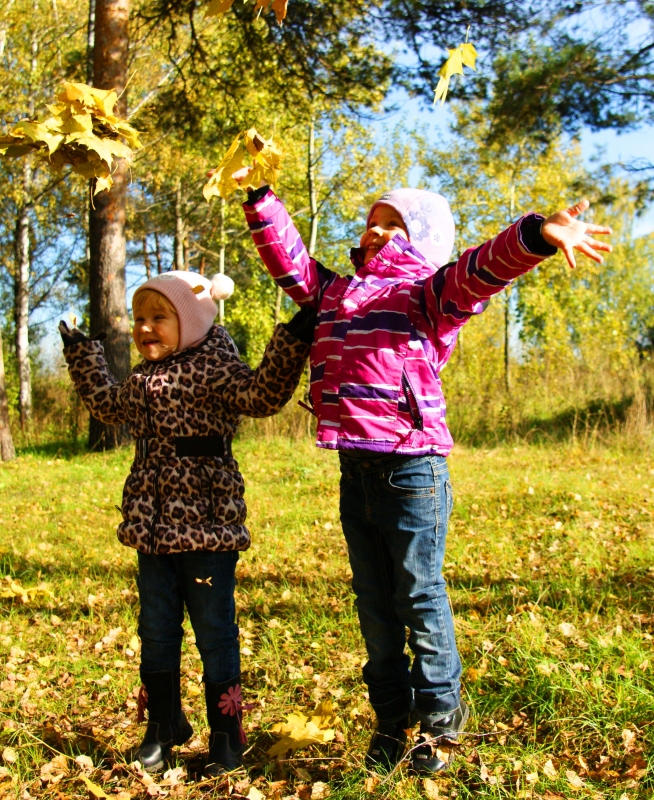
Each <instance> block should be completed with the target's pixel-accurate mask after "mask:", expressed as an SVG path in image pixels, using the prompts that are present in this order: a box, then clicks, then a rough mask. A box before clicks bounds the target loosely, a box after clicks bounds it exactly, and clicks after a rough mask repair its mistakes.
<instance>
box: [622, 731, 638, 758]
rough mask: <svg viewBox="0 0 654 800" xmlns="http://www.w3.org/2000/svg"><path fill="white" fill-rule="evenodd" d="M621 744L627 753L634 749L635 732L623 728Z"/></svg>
mask: <svg viewBox="0 0 654 800" xmlns="http://www.w3.org/2000/svg"><path fill="white" fill-rule="evenodd" d="M622 744H623V746H624V750H625V753H629V752H630V751H631V750H633V749H634V745H635V744H636V734H635V733H634V732H633V731H631V730H629V728H625V729H624V730H623V731H622Z"/></svg>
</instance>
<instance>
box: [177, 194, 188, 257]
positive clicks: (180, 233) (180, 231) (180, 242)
mask: <svg viewBox="0 0 654 800" xmlns="http://www.w3.org/2000/svg"><path fill="white" fill-rule="evenodd" d="M175 269H186V264H185V258H184V217H183V216H182V182H181V181H178V182H177V187H176V188H175Z"/></svg>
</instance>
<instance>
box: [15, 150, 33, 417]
mask: <svg viewBox="0 0 654 800" xmlns="http://www.w3.org/2000/svg"><path fill="white" fill-rule="evenodd" d="M31 186H32V168H31V165H30V162H29V159H25V161H24V162H23V203H22V207H21V209H20V212H19V215H18V220H17V221H16V238H15V246H16V280H15V296H16V306H15V309H16V361H17V365H18V383H19V390H18V407H19V409H20V427H21V430H23V431H25V430H27V428H28V426H29V423H30V419H31V416H32V369H31V365H30V342H29V328H28V325H29V314H30V309H29V304H30V219H29V210H30V207H31V204H30V200H29V197H30V191H31Z"/></svg>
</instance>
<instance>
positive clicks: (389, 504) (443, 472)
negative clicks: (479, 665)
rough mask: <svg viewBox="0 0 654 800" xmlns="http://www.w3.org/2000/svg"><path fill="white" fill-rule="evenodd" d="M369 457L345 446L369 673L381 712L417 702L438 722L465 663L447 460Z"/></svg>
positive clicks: (348, 513) (345, 502) (397, 712)
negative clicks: (448, 578) (454, 583)
mask: <svg viewBox="0 0 654 800" xmlns="http://www.w3.org/2000/svg"><path fill="white" fill-rule="evenodd" d="M360 455H361V454H357V456H356V457H352V456H348V455H347V453H344V452H341V453H340V460H341V521H342V524H343V533H344V534H345V539H346V541H347V545H348V550H349V555H350V565H351V567H352V589H353V590H354V593H355V595H356V607H357V611H358V613H359V623H360V625H361V633H362V634H363V638H364V640H365V643H366V648H367V651H368V663H367V664H366V665H365V667H364V668H363V679H364V681H365V682H366V684H367V685H368V691H369V696H370V703H371V704H372V707H373V708H374V710H375V712H376V713H377V716H378V718H379V719H380V720H383V721H388V722H396V721H399V720H400V719H402V718H403V717H404V716H406V715H407V714H408V713H409V712H410V711H411V710H412V708H413V706H414V702H415V708H416V710H417V711H418V714H419V716H420V718H421V720H422V721H424V722H427V723H429V722H432V721H433V720H434V719H435V718H437V717H438V716H441V715H443V714H445V713H448V712H450V711H453V710H454V709H456V708H457V707H458V705H459V699H460V677H461V661H460V659H459V654H458V652H457V649H456V642H455V640H454V622H453V619H452V612H451V608H450V603H449V599H448V596H447V591H446V588H445V580H444V578H443V576H442V573H441V570H442V567H443V559H444V556H445V538H446V535H447V523H448V519H449V515H450V511H451V509H452V486H451V484H450V480H449V473H448V469H447V462H446V460H445V458H443V457H442V456H421V457H408V458H407V457H402V456H394V455H388V456H382V457H374V456H373V457H372V458H371V459H370V460H369V461H367V460H365V459H362V458H361V457H360ZM407 628H408V629H409V635H408V642H409V647H410V648H411V650H412V651H413V654H414V659H413V666H412V668H411V671H409V664H410V659H409V656H408V654H407V653H406V652H405V650H406V642H407V634H406V629H407Z"/></svg>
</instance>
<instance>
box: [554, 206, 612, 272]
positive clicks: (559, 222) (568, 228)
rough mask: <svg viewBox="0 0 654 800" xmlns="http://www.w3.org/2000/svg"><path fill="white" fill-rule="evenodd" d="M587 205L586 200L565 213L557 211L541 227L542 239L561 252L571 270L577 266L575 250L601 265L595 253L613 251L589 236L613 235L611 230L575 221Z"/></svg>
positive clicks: (608, 246)
mask: <svg viewBox="0 0 654 800" xmlns="http://www.w3.org/2000/svg"><path fill="white" fill-rule="evenodd" d="M589 205H590V203H589V202H588V200H581V201H580V202H579V203H577V204H576V205H574V206H571V207H570V208H567V209H566V210H565V211H557V212H556V213H555V214H552V216H551V217H548V218H547V219H546V220H545V222H543V225H542V227H541V234H542V236H543V239H545V241H546V242H547V243H548V244H551V245H554V247H558V248H559V250H563V253H564V255H565V257H566V259H567V260H568V264H569V265H570V267H571V268H572V269H574V268H575V267H576V266H577V263H576V261H575V256H574V251H575V250H578V251H579V252H580V253H583V254H584V255H586V256H588V257H589V258H592V259H593V261H597V262H598V263H599V264H601V263H602V261H604V259H603V258H602V256H601V255H600V254H599V253H598V252H597V251H598V250H602V251H604V252H605V253H610V252H611V250H612V249H613V248H612V247H611V245H610V244H607V243H606V242H598V241H597V240H596V239H593V238H592V236H591V235H590V234H598V233H599V234H611V233H613V231H612V230H611V228H605V227H603V226H602V225H589V224H588V223H586V222H582V221H581V220H580V219H577V217H578V215H579V214H582V213H583V212H584V211H585V210H586V209H587V208H588V206H589Z"/></svg>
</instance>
